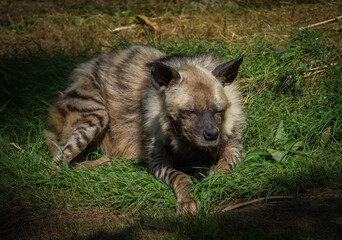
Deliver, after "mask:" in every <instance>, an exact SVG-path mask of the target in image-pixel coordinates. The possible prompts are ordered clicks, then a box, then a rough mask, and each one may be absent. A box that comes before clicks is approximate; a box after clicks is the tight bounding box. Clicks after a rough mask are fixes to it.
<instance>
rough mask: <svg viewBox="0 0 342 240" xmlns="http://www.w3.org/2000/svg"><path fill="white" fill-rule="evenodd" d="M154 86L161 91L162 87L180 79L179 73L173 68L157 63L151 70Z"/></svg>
mask: <svg viewBox="0 0 342 240" xmlns="http://www.w3.org/2000/svg"><path fill="white" fill-rule="evenodd" d="M151 77H152V86H153V87H154V88H155V89H157V90H159V89H160V88H161V87H163V86H165V87H167V86H169V84H170V83H171V81H176V80H178V79H180V75H179V73H178V72H177V71H176V70H174V69H173V68H172V67H170V66H167V65H165V64H163V63H161V62H155V63H154V64H153V65H152V68H151Z"/></svg>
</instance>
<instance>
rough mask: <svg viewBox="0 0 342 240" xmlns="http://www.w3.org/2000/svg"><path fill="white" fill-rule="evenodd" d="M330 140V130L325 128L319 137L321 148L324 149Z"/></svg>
mask: <svg viewBox="0 0 342 240" xmlns="http://www.w3.org/2000/svg"><path fill="white" fill-rule="evenodd" d="M329 139H330V128H327V129H326V130H325V131H324V132H323V133H322V135H321V146H322V147H325V146H326V145H327V143H328V141H329Z"/></svg>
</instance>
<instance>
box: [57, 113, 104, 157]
mask: <svg viewBox="0 0 342 240" xmlns="http://www.w3.org/2000/svg"><path fill="white" fill-rule="evenodd" d="M108 121H109V118H108V114H107V112H106V111H105V110H97V111H93V112H87V113H82V114H81V115H80V116H79V118H78V119H77V120H76V121H75V122H74V123H73V124H72V127H73V131H72V132H71V134H70V137H69V138H68V140H67V142H66V144H65V145H64V146H63V147H62V150H63V154H64V155H65V157H66V160H67V161H68V162H70V161H71V160H72V159H74V158H75V157H76V156H77V155H78V154H80V153H81V152H82V151H83V150H84V149H85V148H86V147H87V146H88V144H89V143H90V142H92V141H93V140H94V138H95V137H96V136H98V135H99V134H100V133H101V132H102V130H103V129H104V128H105V127H106V126H107V124H108ZM63 154H62V153H61V152H58V153H57V155H56V156H55V157H54V160H55V161H57V162H61V163H62V162H63V161H64V157H63Z"/></svg>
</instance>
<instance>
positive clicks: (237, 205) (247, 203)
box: [221, 196, 295, 212]
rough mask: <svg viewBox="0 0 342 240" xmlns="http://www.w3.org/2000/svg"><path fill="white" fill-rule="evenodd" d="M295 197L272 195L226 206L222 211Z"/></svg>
mask: <svg viewBox="0 0 342 240" xmlns="http://www.w3.org/2000/svg"><path fill="white" fill-rule="evenodd" d="M293 198H295V197H294V196H271V197H267V198H266V197H262V198H257V199H254V200H251V201H248V202H244V203H239V204H236V205H234V206H229V207H225V208H224V209H222V210H221V212H227V211H230V210H233V209H236V208H242V207H245V206H248V205H251V204H253V203H258V202H263V201H265V200H278V199H293Z"/></svg>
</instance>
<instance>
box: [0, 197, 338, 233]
mask: <svg viewBox="0 0 342 240" xmlns="http://www.w3.org/2000/svg"><path fill="white" fill-rule="evenodd" d="M219 215H220V220H219V222H221V223H220V224H224V225H227V227H229V226H233V229H235V230H237V231H247V232H248V231H250V232H253V231H259V232H260V231H262V232H263V233H262V234H263V236H264V235H266V236H271V239H272V236H291V237H289V238H287V237H285V239H326V238H325V237H329V239H342V192H341V191H337V190H335V191H324V192H318V191H317V192H314V193H310V194H304V195H300V196H298V197H296V198H294V199H284V200H272V201H269V202H267V203H258V204H252V205H247V206H244V207H242V208H237V209H234V210H231V211H227V212H224V213H220V214H219ZM215 216H216V217H217V215H215ZM215 216H213V217H215ZM208 218H210V214H209V215H208ZM157 222H158V221H157ZM215 222H216V223H217V221H215ZM236 226H238V227H237V228H236ZM71 229H73V230H71ZM174 231H175V230H174V229H172V228H168V227H165V224H162V223H161V224H160V225H159V224H156V221H153V223H150V220H143V219H141V218H139V220H137V219H134V220H133V218H132V217H131V216H125V215H123V214H120V213H118V212H116V211H113V210H111V209H100V208H84V209H81V210H80V211H79V212H77V213H76V212H74V213H58V212H52V213H51V215H39V214H34V215H31V216H30V215H25V216H13V218H12V219H7V221H6V223H5V224H2V229H1V235H0V236H1V239H22V238H24V237H25V238H29V239H48V238H49V239H61V238H62V239H67V238H71V239H127V238H130V239H131V238H132V236H139V237H137V239H140V238H152V239H159V238H160V234H163V235H166V236H167V234H169V233H170V234H171V233H174ZM180 231H181V232H182V231H186V229H180ZM66 232H68V233H67V234H68V235H67V234H66ZM70 234H71V235H70ZM185 235H186V234H185ZM179 236H184V233H179ZM184 237H185V236H184ZM227 237H228V236H227ZM134 238H136V237H134ZM257 238H258V237H257ZM281 239H283V238H282V237H281Z"/></svg>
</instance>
